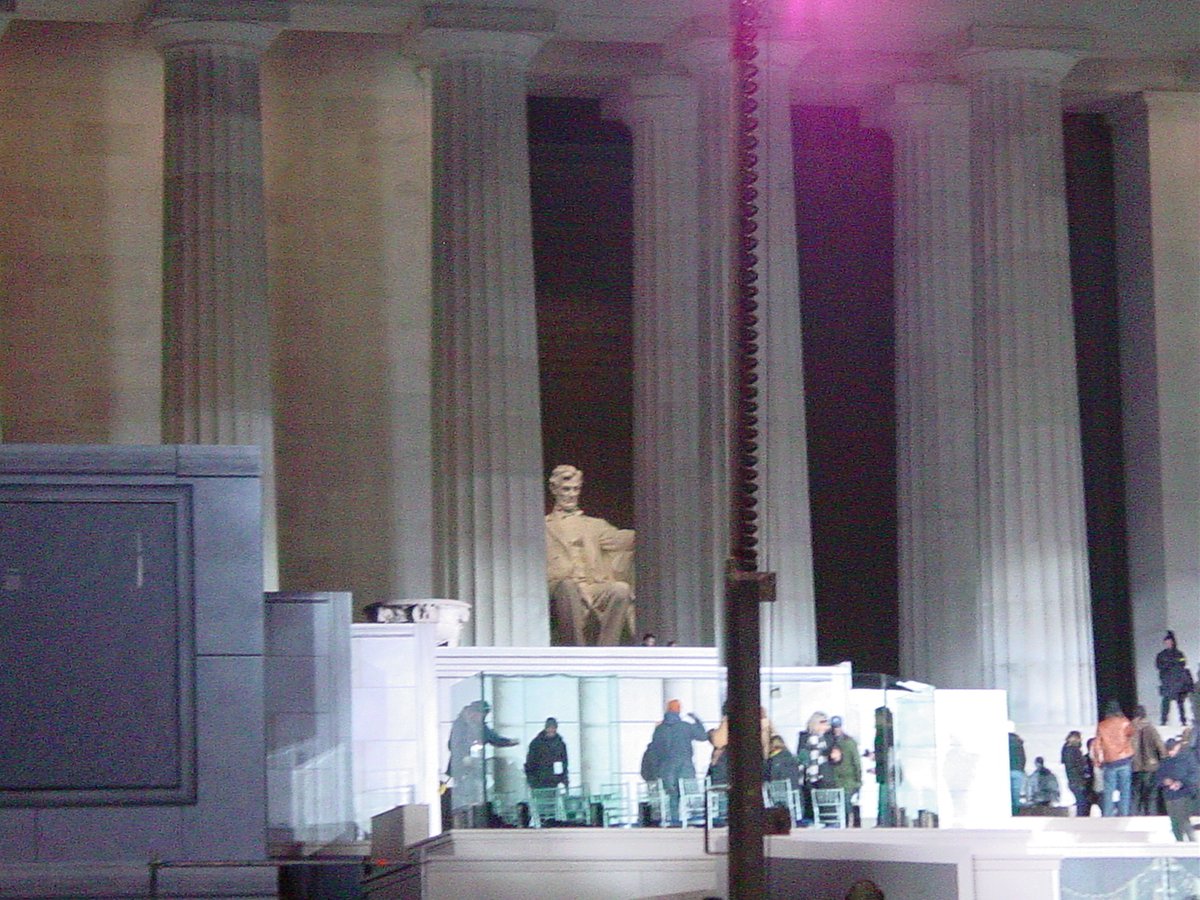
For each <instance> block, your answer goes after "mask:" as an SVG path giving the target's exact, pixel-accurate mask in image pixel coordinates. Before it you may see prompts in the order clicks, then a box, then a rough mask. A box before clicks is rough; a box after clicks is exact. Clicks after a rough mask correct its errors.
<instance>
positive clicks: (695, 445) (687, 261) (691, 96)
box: [608, 76, 708, 644]
mask: <svg viewBox="0 0 1200 900" xmlns="http://www.w3.org/2000/svg"><path fill="white" fill-rule="evenodd" d="M608 108H609V112H610V113H615V114H616V115H617V116H618V117H620V118H621V119H623V120H624V121H625V123H626V124H627V125H628V126H629V128H630V131H631V132H632V134H633V240H634V255H633V353H634V370H633V466H634V480H633V506H634V512H635V516H636V523H635V524H636V528H637V553H636V555H635V564H636V566H637V593H638V621H639V626H638V627H639V629H641V630H649V631H653V632H655V633H657V634H659V635H660V636H663V637H665V638H675V639H676V640H677V641H679V642H680V643H684V644H696V643H699V638H700V630H701V629H700V625H699V623H700V615H701V614H700V612H699V610H698V607H699V606H700V605H701V603H702V601H701V581H702V579H701V572H702V571H706V567H707V564H708V563H707V558H706V557H705V555H704V550H705V546H704V542H703V540H702V538H701V535H700V534H699V532H698V530H697V528H696V525H697V523H699V522H700V519H701V496H700V494H699V493H698V492H697V491H696V490H695V489H694V487H693V486H692V484H691V483H690V480H691V478H692V477H693V473H695V472H698V471H699V469H700V451H699V446H700V410H699V402H698V398H697V389H698V386H699V377H700V370H699V296H698V293H699V278H698V276H697V270H698V263H699V241H700V234H699V203H698V197H699V195H698V193H697V188H698V179H699V158H698V153H697V139H698V138H697V116H698V100H697V96H696V93H695V91H694V88H693V86H692V84H691V83H690V81H689V80H688V79H686V78H680V77H673V76H664V77H658V78H636V79H633V80H632V82H631V83H630V84H629V85H628V86H627V88H625V89H624V90H623V91H622V92H621V93H620V94H619V95H618V96H616V97H613V98H611V99H610V101H609V107H608Z"/></svg>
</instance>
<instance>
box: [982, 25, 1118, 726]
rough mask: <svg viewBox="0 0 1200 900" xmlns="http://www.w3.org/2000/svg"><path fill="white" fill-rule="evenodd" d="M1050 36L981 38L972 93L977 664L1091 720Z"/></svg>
mask: <svg viewBox="0 0 1200 900" xmlns="http://www.w3.org/2000/svg"><path fill="white" fill-rule="evenodd" d="M1075 59H1076V56H1075V55H1074V54H1070V53H1065V52H1059V51H1056V50H1025V49H1008V48H982V47H981V48H979V49H977V50H974V51H971V52H969V53H967V54H965V55H964V57H963V58H962V59H961V60H960V62H961V66H962V70H963V72H964V74H965V75H966V77H967V79H968V82H969V89H970V96H971V158H970V162H971V170H972V196H971V202H972V216H973V227H972V232H973V233H972V245H973V249H974V275H975V316H976V347H975V353H976V370H977V378H978V381H977V415H978V484H979V504H980V516H979V547H980V563H981V570H982V572H981V574H982V578H981V602H982V610H981V612H982V617H981V618H982V621H981V626H982V628H981V641H982V656H983V674H984V678H985V680H986V682H985V683H987V685H988V686H990V687H997V688H1004V689H1006V690H1007V691H1008V694H1009V711H1010V714H1011V716H1012V718H1013V719H1014V720H1015V721H1017V722H1019V723H1021V724H1022V725H1031V726H1037V725H1042V724H1062V723H1064V722H1069V723H1073V724H1075V725H1079V724H1080V723H1087V722H1091V721H1094V718H1095V715H1096V704H1095V675H1094V669H1093V661H1092V628H1091V607H1090V594H1089V583H1088V569H1087V540H1086V534H1085V528H1084V506H1083V473H1082V464H1081V460H1080V436H1079V402H1078V388H1077V385H1076V374H1075V343H1074V323H1073V320H1072V307H1071V278H1070V270H1069V255H1068V242H1067V216H1066V199H1065V189H1064V167H1063V129H1062V101H1061V97H1060V88H1059V85H1060V82H1061V80H1062V78H1063V76H1064V75H1066V73H1067V72H1068V71H1069V70H1070V68H1071V67H1072V66H1073V64H1074V62H1075Z"/></svg>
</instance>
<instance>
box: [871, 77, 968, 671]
mask: <svg viewBox="0 0 1200 900" xmlns="http://www.w3.org/2000/svg"><path fill="white" fill-rule="evenodd" d="M888 125H889V126H890V130H891V133H892V138H893V143H894V147H895V154H894V158H895V217H896V218H895V235H896V237H895V253H896V258H895V273H896V431H897V434H896V447H897V457H898V461H897V462H898V464H897V487H898V501H899V517H898V518H899V562H900V671H901V673H902V674H903V676H904V677H906V678H913V679H916V680H918V681H924V682H927V683H930V684H935V685H937V686H938V687H946V688H969V687H981V686H982V679H981V672H980V665H981V659H980V649H979V554H978V547H977V536H978V527H977V524H976V516H977V506H976V494H975V364H974V346H973V324H972V293H971V284H972V282H971V202H970V173H969V171H968V165H967V158H968V147H969V105H968V100H967V92H966V89H965V88H963V87H961V86H958V85H949V84H902V85H899V86H898V87H897V88H896V90H895V98H894V103H893V105H892V107H891V109H890V110H889V115H888Z"/></svg>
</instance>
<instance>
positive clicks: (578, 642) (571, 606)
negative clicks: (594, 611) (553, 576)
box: [550, 579, 587, 647]
mask: <svg viewBox="0 0 1200 900" xmlns="http://www.w3.org/2000/svg"><path fill="white" fill-rule="evenodd" d="M550 602H551V606H552V608H553V611H554V619H555V621H556V622H557V623H558V629H559V633H560V637H561V639H562V640H563V641H564V642H565V641H568V640H574V645H575V646H576V647H583V646H586V643H587V642H586V640H585V639H584V633H583V626H584V623H585V622H586V621H587V603H586V601H585V600H584V597H583V591H582V590H581V589H580V587H579V585H578V584H577V583H576V582H574V581H571V580H569V579H564V580H562V581H560V582H558V584H556V585H554V587H553V589H552V590H551V591H550Z"/></svg>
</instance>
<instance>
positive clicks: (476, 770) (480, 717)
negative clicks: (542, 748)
mask: <svg viewBox="0 0 1200 900" xmlns="http://www.w3.org/2000/svg"><path fill="white" fill-rule="evenodd" d="M491 711H492V707H491V704H490V703H488V702H487V701H486V700H473V701H471V702H470V703H468V704H467V705H466V706H464V707H463V708H462V711H461V712H459V714H458V718H457V719H455V720H454V724H453V725H451V726H450V741H449V747H450V761H449V762H448V763H447V764H446V774H447V775H448V776H450V777H451V778H452V779H453V780H454V787H453V788H452V789H451V792H450V793H451V804H452V805H453V808H454V809H462V808H463V807H466V806H475V805H477V804H480V803H482V802H483V800H484V797H483V750H484V746H485V745H489V744H490V745H491V746H493V747H515V746H516V745H517V744H519V743H520V741H518V740H517V739H516V738H508V737H505V736H504V735H502V734H499V733H497V732H496V731H495V730H493V728H492V726H490V725H488V724H487V722H486V721H484V719H485V718H486V717H487V714H488V713H490V712H491Z"/></svg>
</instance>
